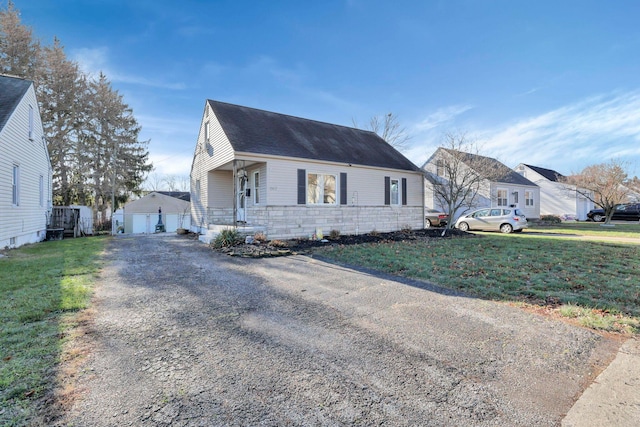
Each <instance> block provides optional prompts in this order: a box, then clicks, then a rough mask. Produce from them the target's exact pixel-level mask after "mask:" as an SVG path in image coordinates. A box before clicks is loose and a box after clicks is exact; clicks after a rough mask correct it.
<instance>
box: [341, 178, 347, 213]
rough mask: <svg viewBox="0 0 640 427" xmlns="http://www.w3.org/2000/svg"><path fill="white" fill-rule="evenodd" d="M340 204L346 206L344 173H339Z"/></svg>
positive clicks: (345, 179)
mask: <svg viewBox="0 0 640 427" xmlns="http://www.w3.org/2000/svg"><path fill="white" fill-rule="evenodd" d="M340 204H341V205H346V204H347V174H346V173H345V172H341V173H340Z"/></svg>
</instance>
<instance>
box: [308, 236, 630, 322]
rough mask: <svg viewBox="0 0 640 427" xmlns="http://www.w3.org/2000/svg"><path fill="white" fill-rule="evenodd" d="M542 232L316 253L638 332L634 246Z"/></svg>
mask: <svg viewBox="0 0 640 427" xmlns="http://www.w3.org/2000/svg"><path fill="white" fill-rule="evenodd" d="M591 225H593V224H584V223H580V224H577V226H576V227H575V228H573V227H572V228H568V227H566V226H565V225H564V224H563V226H562V228H555V227H554V228H546V229H545V230H546V232H553V233H556V232H558V231H559V230H573V232H574V233H576V232H577V231H578V229H579V227H582V226H586V227H587V228H588V232H589V233H594V234H597V233H600V231H599V229H598V228H596V227H599V226H598V225H596V227H591ZM635 229H636V230H637V231H635V236H636V237H639V236H640V234H638V233H639V232H640V229H639V227H638V226H637V225H636V226H635ZM542 230H543V229H542V228H536V229H534V230H526V231H525V232H524V233H520V234H510V235H502V234H499V233H481V235H478V236H475V237H462V238H451V239H438V238H433V239H427V240H407V241H403V242H392V243H375V244H362V245H353V246H334V247H327V248H322V249H319V250H318V251H317V253H318V254H319V255H321V256H323V257H326V258H330V259H334V260H336V261H339V262H343V263H347V264H352V265H359V266H363V267H367V268H372V269H377V270H381V271H384V272H386V273H391V274H397V275H401V276H406V277H411V278H415V279H421V280H425V281H428V282H431V283H434V284H437V285H439V286H442V287H445V288H449V289H454V290H459V291H463V292H465V293H468V294H470V295H473V296H477V297H481V298H487V299H492V300H499V301H509V302H516V303H518V304H522V305H526V306H531V305H533V306H545V307H547V308H549V307H550V308H552V309H553V310H555V311H556V312H557V313H558V314H560V315H563V316H566V317H572V318H577V319H578V320H579V321H580V322H581V323H583V324H584V325H586V326H589V327H593V328H596V329H604V330H609V331H618V332H625V333H636V332H640V281H639V280H638V278H639V277H640V245H633V244H624V243H616V242H601V241H588V240H587V241H585V240H580V241H578V240H573V239H567V238H553V237H544V236H542V235H540V234H539V233H536V231H542ZM536 234H537V235H536ZM582 234H584V233H582ZM631 234H632V235H634V233H633V232H631ZM533 237H535V238H533Z"/></svg>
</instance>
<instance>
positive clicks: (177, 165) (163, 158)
mask: <svg viewBox="0 0 640 427" xmlns="http://www.w3.org/2000/svg"><path fill="white" fill-rule="evenodd" d="M194 146H195V144H194ZM149 159H150V160H151V163H153V166H154V168H155V169H154V172H155V173H156V174H158V175H159V176H165V175H178V176H182V175H189V173H190V172H191V161H192V160H193V150H187V151H185V152H182V153H176V152H164V151H154V152H152V153H150V154H149Z"/></svg>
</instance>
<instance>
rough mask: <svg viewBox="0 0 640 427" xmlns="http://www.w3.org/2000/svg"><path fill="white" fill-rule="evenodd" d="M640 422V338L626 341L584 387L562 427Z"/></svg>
mask: <svg viewBox="0 0 640 427" xmlns="http://www.w3.org/2000/svg"><path fill="white" fill-rule="evenodd" d="M639 425H640V340H638V339H633V338H632V339H629V340H628V341H627V342H625V343H624V344H623V345H622V347H621V348H620V351H619V352H618V355H617V356H616V358H615V359H614V360H613V362H611V364H610V365H609V366H608V367H607V369H605V370H604V371H603V372H602V373H601V374H600V375H599V376H598V378H596V380H595V381H594V382H593V383H592V384H591V385H590V386H589V388H587V389H586V390H585V392H584V393H583V394H582V396H581V397H580V399H578V401H577V402H576V403H575V405H573V407H572V408H571V410H570V411H569V413H568V414H567V416H566V417H565V418H564V420H562V426H563V427H591V426H593V427H600V426H612V427H613V426H615V427H627V426H628V427H636V426H639Z"/></svg>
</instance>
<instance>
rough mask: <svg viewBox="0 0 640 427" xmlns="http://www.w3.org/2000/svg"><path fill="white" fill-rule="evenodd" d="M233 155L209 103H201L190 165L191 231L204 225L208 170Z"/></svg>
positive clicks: (207, 193)
mask: <svg viewBox="0 0 640 427" xmlns="http://www.w3.org/2000/svg"><path fill="white" fill-rule="evenodd" d="M207 123H208V125H209V132H208V133H209V141H206V140H205V125H206V124H207ZM233 157H234V152H233V148H232V147H231V144H230V143H229V140H228V138H227V136H226V135H225V134H224V131H223V130H222V127H221V126H220V122H218V119H217V118H216V116H215V114H214V113H213V111H211V110H210V109H209V105H208V104H205V110H204V113H203V116H202V121H201V123H200V132H199V134H198V141H197V143H196V149H195V152H194V156H193V163H192V166H191V223H192V230H193V231H200V230H198V227H201V226H205V225H206V222H207V218H206V216H207V207H208V206H209V195H210V192H209V191H208V188H209V178H210V175H209V174H208V171H210V170H213V169H216V168H218V167H220V166H222V165H225V164H227V163H229V162H230V161H232V160H233ZM198 180H199V181H200V189H201V191H200V198H198V197H195V196H196V194H195V190H196V188H195V186H196V182H197V181H198ZM231 191H233V190H231Z"/></svg>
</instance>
